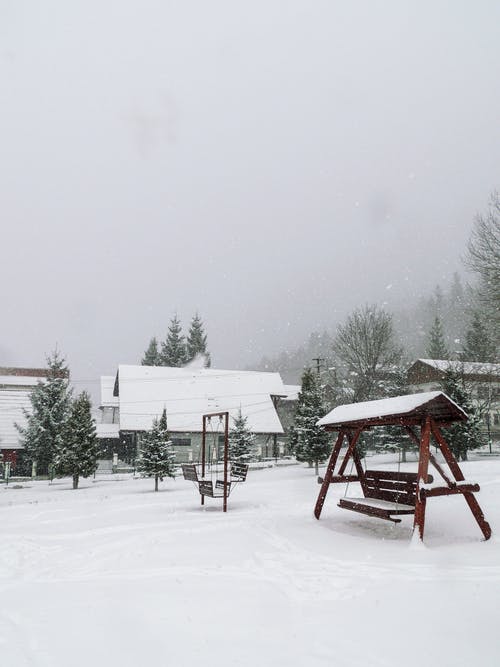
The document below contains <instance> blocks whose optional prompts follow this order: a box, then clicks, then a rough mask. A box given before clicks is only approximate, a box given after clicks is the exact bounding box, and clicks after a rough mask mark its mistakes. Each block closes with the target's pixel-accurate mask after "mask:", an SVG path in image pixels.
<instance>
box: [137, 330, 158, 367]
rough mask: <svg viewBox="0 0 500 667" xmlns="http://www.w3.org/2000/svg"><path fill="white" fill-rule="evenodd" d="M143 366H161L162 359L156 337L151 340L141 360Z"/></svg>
mask: <svg viewBox="0 0 500 667" xmlns="http://www.w3.org/2000/svg"><path fill="white" fill-rule="evenodd" d="M141 364H142V365H143V366H161V357H160V352H159V350H158V341H157V340H156V338H155V337H153V338H151V340H150V341H149V345H148V348H147V350H146V351H145V352H144V356H143V358H142V360H141Z"/></svg>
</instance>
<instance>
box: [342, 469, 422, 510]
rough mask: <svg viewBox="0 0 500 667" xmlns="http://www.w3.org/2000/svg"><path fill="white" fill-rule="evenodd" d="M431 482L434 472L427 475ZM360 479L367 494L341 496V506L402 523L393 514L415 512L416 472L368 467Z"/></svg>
mask: <svg viewBox="0 0 500 667" xmlns="http://www.w3.org/2000/svg"><path fill="white" fill-rule="evenodd" d="M432 481H433V477H432V475H428V476H427V482H428V483H431V482H432ZM360 482H361V485H362V488H363V492H364V494H365V495H364V497H360V498H349V497H348V498H341V499H340V500H339V502H338V506H339V507H341V508H342V509H346V510H351V511H352V512H359V513H360V514H366V515H368V516H373V517H377V518H379V519H385V520H386V521H393V522H394V523H400V522H401V519H397V518H394V517H397V516H399V515H402V514H415V505H416V502H417V495H416V493H417V474H416V473H413V472H392V471H385V470H366V471H365V473H364V475H363V479H362V480H360Z"/></svg>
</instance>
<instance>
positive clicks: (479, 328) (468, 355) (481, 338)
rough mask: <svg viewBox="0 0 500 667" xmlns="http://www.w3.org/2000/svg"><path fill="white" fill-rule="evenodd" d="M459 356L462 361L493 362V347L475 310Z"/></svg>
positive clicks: (487, 332) (494, 355)
mask: <svg viewBox="0 0 500 667" xmlns="http://www.w3.org/2000/svg"><path fill="white" fill-rule="evenodd" d="M460 356H461V358H462V360H463V361H482V362H485V363H486V362H490V363H493V362H494V361H495V357H496V354H495V345H494V343H493V341H492V340H491V338H490V334H489V331H488V329H487V328H486V326H485V324H484V322H483V320H482V318H481V315H480V314H479V313H478V311H477V310H476V311H474V313H473V316H472V322H471V324H470V327H469V329H468V330H467V332H466V334H465V345H464V349H463V351H462V354H461V355H460Z"/></svg>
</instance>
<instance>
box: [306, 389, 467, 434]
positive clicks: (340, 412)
mask: <svg viewBox="0 0 500 667" xmlns="http://www.w3.org/2000/svg"><path fill="white" fill-rule="evenodd" d="M427 415H429V416H430V417H432V418H433V419H436V420H437V421H439V422H441V423H442V422H454V421H459V420H465V419H467V414H466V413H465V412H464V411H463V410H462V408H460V407H459V406H458V405H457V404H456V403H454V402H453V401H452V400H451V398H449V396H447V395H446V394H444V393H443V392H442V391H428V392H423V393H420V394H409V395H407V396H395V397H394V398H383V399H380V400H377V401H364V402H363V403H349V404H348V405H339V406H338V407H336V408H334V409H333V410H332V411H331V412H329V413H328V414H327V415H325V416H324V417H322V418H321V419H320V420H319V421H318V422H317V424H318V426H324V427H325V428H326V429H328V430H338V429H339V428H340V427H342V426H354V425H358V426H359V425H360V424H362V423H368V424H370V425H376V424H377V423H387V422H388V421H391V420H394V422H396V423H397V422H398V421H399V420H400V419H402V418H405V419H410V418H415V419H416V420H420V419H422V418H423V417H425V416H427Z"/></svg>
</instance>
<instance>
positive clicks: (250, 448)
mask: <svg viewBox="0 0 500 667" xmlns="http://www.w3.org/2000/svg"><path fill="white" fill-rule="evenodd" d="M254 443H255V436H254V434H253V433H252V432H251V430H250V429H249V427H248V424H247V418H246V417H244V416H243V415H242V413H241V408H240V409H239V411H238V414H237V415H236V417H235V418H234V424H233V426H232V427H231V430H230V431H229V458H230V459H231V461H240V462H241V463H248V462H249V461H250V460H251V459H252V456H253V454H254V446H255V444H254Z"/></svg>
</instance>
